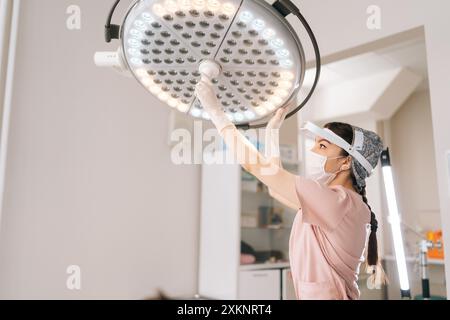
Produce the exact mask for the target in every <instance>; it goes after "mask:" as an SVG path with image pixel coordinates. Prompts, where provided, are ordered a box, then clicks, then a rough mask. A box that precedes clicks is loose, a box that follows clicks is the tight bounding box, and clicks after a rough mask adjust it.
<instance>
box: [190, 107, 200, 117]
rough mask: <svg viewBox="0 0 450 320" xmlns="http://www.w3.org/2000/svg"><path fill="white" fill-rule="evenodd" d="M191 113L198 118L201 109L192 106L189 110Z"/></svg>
mask: <svg viewBox="0 0 450 320" xmlns="http://www.w3.org/2000/svg"><path fill="white" fill-rule="evenodd" d="M191 115H193V116H194V117H196V118H198V117H200V116H201V115H202V111H201V110H200V109H198V108H194V109H192V111H191Z"/></svg>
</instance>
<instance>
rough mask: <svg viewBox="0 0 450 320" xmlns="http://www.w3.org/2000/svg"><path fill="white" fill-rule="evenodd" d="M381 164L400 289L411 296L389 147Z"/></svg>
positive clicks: (403, 294)
mask: <svg viewBox="0 0 450 320" xmlns="http://www.w3.org/2000/svg"><path fill="white" fill-rule="evenodd" d="M381 164H382V167H383V169H382V170H383V179H384V184H385V189H386V199H387V203H388V210H389V217H388V221H389V223H390V225H391V230H392V238H393V240H394V250H395V260H396V263H397V271H398V276H399V280H400V290H401V294H402V297H404V298H406V297H411V293H410V287H409V279H408V270H407V268H406V258H405V249H404V247H403V238H402V231H401V226H400V215H399V212H398V204H397V198H396V194H395V187H394V178H393V174H392V167H391V163H390V157H389V149H387V150H386V151H383V153H382V155H381Z"/></svg>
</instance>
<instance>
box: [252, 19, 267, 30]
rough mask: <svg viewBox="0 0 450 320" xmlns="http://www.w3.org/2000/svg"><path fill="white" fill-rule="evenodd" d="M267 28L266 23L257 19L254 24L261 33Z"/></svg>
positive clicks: (254, 27)
mask: <svg viewBox="0 0 450 320" xmlns="http://www.w3.org/2000/svg"><path fill="white" fill-rule="evenodd" d="M265 26H266V23H265V22H264V21H263V20H261V19H256V20H254V21H253V23H252V27H253V29H255V30H256V31H260V30H262V29H264V27H265Z"/></svg>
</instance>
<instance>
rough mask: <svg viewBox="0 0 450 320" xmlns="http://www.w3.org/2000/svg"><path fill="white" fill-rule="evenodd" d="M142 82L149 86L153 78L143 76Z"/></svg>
mask: <svg viewBox="0 0 450 320" xmlns="http://www.w3.org/2000/svg"><path fill="white" fill-rule="evenodd" d="M141 82H142V84H143V85H144V86H146V87H148V86H149V85H151V84H152V82H153V79H152V78H150V77H145V78H142V79H141Z"/></svg>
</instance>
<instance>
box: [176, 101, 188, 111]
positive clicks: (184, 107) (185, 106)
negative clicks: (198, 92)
mask: <svg viewBox="0 0 450 320" xmlns="http://www.w3.org/2000/svg"><path fill="white" fill-rule="evenodd" d="M177 109H178V111H180V112H182V113H186V112H188V110H189V105H188V104H186V103H181V102H180V103H179V104H178V106H177Z"/></svg>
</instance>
